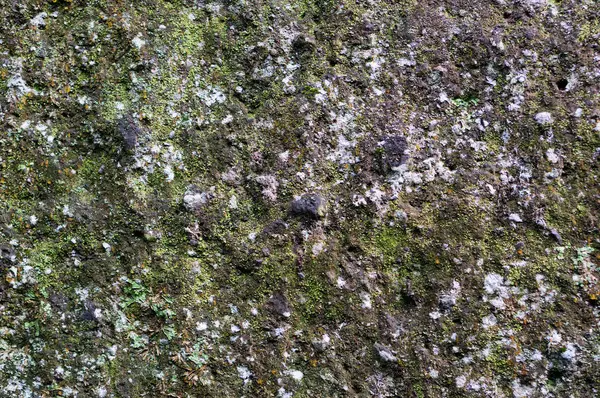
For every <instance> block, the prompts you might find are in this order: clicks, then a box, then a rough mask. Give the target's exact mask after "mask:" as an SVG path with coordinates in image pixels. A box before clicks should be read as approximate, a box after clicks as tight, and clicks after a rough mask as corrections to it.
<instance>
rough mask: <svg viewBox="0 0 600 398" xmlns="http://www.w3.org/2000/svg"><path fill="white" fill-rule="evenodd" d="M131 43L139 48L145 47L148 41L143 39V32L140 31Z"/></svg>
mask: <svg viewBox="0 0 600 398" xmlns="http://www.w3.org/2000/svg"><path fill="white" fill-rule="evenodd" d="M131 43H132V44H133V45H134V46H135V48H137V49H138V50H139V49H141V48H142V47H144V45H145V44H146V42H145V41H144V40H143V39H142V34H141V33H138V34H137V35H136V36H135V37H134V38H133V40H131Z"/></svg>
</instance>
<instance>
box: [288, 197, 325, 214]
mask: <svg viewBox="0 0 600 398" xmlns="http://www.w3.org/2000/svg"><path fill="white" fill-rule="evenodd" d="M325 210H326V202H325V199H324V198H323V197H322V196H321V195H317V194H306V195H302V197H301V198H300V199H297V200H294V201H293V202H292V214H295V215H298V216H307V217H310V218H321V217H324V216H325Z"/></svg>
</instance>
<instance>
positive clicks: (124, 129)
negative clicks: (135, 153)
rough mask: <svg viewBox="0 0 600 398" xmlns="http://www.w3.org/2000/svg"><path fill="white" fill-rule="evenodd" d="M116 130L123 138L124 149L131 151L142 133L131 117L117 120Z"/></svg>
mask: <svg viewBox="0 0 600 398" xmlns="http://www.w3.org/2000/svg"><path fill="white" fill-rule="evenodd" d="M117 129H118V130H119V133H120V134H121V137H123V141H124V142H125V148H126V149H133V148H135V146H136V144H137V140H138V137H139V136H140V134H141V133H142V129H141V128H140V126H138V124H137V123H136V121H135V119H134V118H133V116H132V115H127V116H124V117H122V118H121V119H119V123H118V124H117Z"/></svg>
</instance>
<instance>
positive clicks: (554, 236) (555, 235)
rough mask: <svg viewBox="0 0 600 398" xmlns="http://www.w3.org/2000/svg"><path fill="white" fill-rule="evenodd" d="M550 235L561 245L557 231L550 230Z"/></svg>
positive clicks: (560, 237) (561, 241) (560, 238)
mask: <svg viewBox="0 0 600 398" xmlns="http://www.w3.org/2000/svg"><path fill="white" fill-rule="evenodd" d="M550 235H552V237H553V238H554V239H556V241H557V242H558V244H559V245H562V244H563V240H562V236H560V233H558V231H557V230H556V229H555V228H552V229H551V230H550Z"/></svg>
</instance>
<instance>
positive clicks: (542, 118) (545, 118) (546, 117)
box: [534, 112, 554, 125]
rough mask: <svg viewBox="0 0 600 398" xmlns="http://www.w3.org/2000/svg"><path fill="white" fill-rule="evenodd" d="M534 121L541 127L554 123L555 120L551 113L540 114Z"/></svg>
mask: <svg viewBox="0 0 600 398" xmlns="http://www.w3.org/2000/svg"><path fill="white" fill-rule="evenodd" d="M534 119H535V121H536V122H538V123H539V124H541V125H546V124H552V123H554V119H553V118H552V114H550V112H540V113H538V114H536V115H535V116H534Z"/></svg>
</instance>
